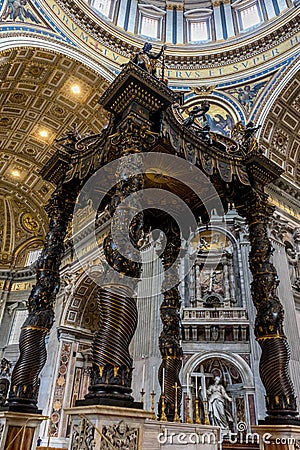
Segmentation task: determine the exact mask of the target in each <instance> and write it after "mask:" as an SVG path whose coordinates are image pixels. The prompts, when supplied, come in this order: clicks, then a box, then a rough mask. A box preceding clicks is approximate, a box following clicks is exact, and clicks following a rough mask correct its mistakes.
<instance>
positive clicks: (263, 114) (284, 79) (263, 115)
mask: <svg viewBox="0 0 300 450" xmlns="http://www.w3.org/2000/svg"><path fill="white" fill-rule="evenodd" d="M299 71H300V54H299V55H298V57H297V58H295V60H294V62H293V63H291V64H288V65H287V66H286V68H285V70H284V71H283V73H282V75H281V76H280V77H279V80H278V81H277V85H276V86H275V87H274V88H273V89H272V92H271V94H270V95H268V96H267V97H266V98H267V101H266V103H265V105H264V107H263V108H262V109H261V111H260V112H259V114H258V115H257V117H255V118H254V119H255V123H259V124H261V125H262V127H261V128H260V129H259V130H258V131H257V138H259V137H260V135H261V134H262V132H263V128H264V125H265V121H266V119H267V117H268V114H269V112H270V111H271V110H272V108H273V106H274V104H275V102H276V100H277V99H278V97H279V96H280V95H281V94H282V92H284V90H285V88H286V86H287V84H288V83H289V81H291V80H292V79H293V77H294V76H295V75H296V74H297V72H299Z"/></svg>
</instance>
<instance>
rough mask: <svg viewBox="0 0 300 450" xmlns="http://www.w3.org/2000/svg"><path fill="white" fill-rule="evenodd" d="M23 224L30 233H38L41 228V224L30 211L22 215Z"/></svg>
mask: <svg viewBox="0 0 300 450" xmlns="http://www.w3.org/2000/svg"><path fill="white" fill-rule="evenodd" d="M21 225H22V227H23V228H24V230H25V231H28V232H29V233H37V232H38V231H39V229H40V224H39V223H38V221H37V220H36V219H35V218H34V217H33V215H32V214H30V213H24V214H22V216H21Z"/></svg>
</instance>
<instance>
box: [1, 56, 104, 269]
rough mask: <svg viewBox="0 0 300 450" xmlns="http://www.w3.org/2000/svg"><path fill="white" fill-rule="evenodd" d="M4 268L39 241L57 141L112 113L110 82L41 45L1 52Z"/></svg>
mask: <svg viewBox="0 0 300 450" xmlns="http://www.w3.org/2000/svg"><path fill="white" fill-rule="evenodd" d="M0 80H1V83H0V154H1V164H0V209H1V210H0V217H1V219H0V233H1V241H0V266H2V267H3V266H8V265H9V266H10V267H11V266H14V265H17V266H20V265H22V264H23V263H24V251H25V250H26V249H25V248H24V244H25V243H27V244H28V245H29V243H30V247H31V248H35V247H39V246H40V239H42V238H43V236H44V234H45V225H44V224H45V223H47V222H46V217H45V213H44V209H43V208H44V205H45V203H46V202H47V201H48V199H49V197H50V195H51V192H52V191H53V186H51V185H50V184H49V183H47V182H46V181H44V180H43V179H42V178H41V176H40V170H41V168H42V167H43V166H44V165H45V164H46V163H47V161H48V160H49V158H50V157H51V156H52V155H53V153H54V152H55V151H56V149H57V148H58V147H57V144H55V139H56V138H59V137H62V136H64V135H65V134H66V133H67V132H68V131H69V130H70V129H71V128H72V125H73V124H74V123H77V124H78V126H79V132H80V133H81V134H82V135H85V134H91V133H98V132H99V131H101V129H102V128H103V126H104V125H105V124H106V123H107V121H108V117H107V113H106V112H105V111H104V110H103V109H102V108H101V107H100V105H99V104H98V101H99V99H100V97H101V94H102V93H103V91H104V90H105V89H106V88H107V86H108V82H107V81H106V80H104V78H102V77H101V76H99V75H98V74H96V73H95V72H93V71H92V70H90V69H88V68H87V67H84V66H83V65H82V64H80V63H78V62H76V61H74V60H71V59H68V58H67V57H65V56H61V55H58V54H55V53H52V52H50V51H44V50H41V49H38V48H35V49H33V48H30V49H29V48H23V49H14V50H10V51H7V52H5V53H2V54H1V55H0Z"/></svg>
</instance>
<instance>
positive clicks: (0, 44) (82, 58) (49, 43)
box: [0, 36, 116, 83]
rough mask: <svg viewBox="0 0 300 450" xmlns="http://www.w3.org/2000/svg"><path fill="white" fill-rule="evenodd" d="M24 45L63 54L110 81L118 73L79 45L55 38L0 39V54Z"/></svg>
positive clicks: (24, 37)
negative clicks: (71, 45)
mask: <svg viewBox="0 0 300 450" xmlns="http://www.w3.org/2000/svg"><path fill="white" fill-rule="evenodd" d="M22 47H25V48H27V47H34V48H40V49H43V50H47V51H49V52H51V53H58V54H61V55H63V56H66V57H69V58H71V59H73V60H74V61H77V62H80V63H82V64H84V65H85V66H87V67H88V68H89V69H91V70H94V71H95V72H97V73H98V74H99V75H102V76H103V77H104V78H105V79H106V80H107V81H109V82H110V83H111V82H112V81H113V80H114V79H115V77H116V75H115V74H114V73H112V72H111V71H110V70H109V69H108V68H106V67H104V66H103V65H102V64H101V63H100V62H99V61H98V62H97V61H96V60H93V59H91V58H89V57H88V56H87V55H86V54H84V53H83V51H82V50H81V49H79V48H78V47H76V48H72V47H70V46H67V45H66V44H61V43H58V42H57V41H55V40H45V39H37V38H35V37H34V36H30V37H29V36H22V37H19V36H16V37H15V36H14V37H13V38H11V37H8V38H6V39H1V41H0V54H1V53H2V52H4V51H6V50H12V49H20V48H22Z"/></svg>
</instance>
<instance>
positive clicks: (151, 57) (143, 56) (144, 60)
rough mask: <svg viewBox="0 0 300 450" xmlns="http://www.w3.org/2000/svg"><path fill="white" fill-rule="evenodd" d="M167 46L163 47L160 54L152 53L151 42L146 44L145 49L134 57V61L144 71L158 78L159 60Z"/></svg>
mask: <svg viewBox="0 0 300 450" xmlns="http://www.w3.org/2000/svg"><path fill="white" fill-rule="evenodd" d="M165 48H166V46H165V45H163V46H162V48H161V49H160V52H159V53H156V54H153V53H151V50H152V44H150V42H145V44H144V47H143V48H142V50H141V51H140V52H138V53H136V54H135V55H134V56H133V59H132V61H133V62H134V63H135V64H136V65H137V66H139V67H141V68H142V69H143V70H146V71H147V72H149V73H151V75H154V76H156V63H157V60H158V59H159V58H160V57H161V56H162V55H163V52H164V50H165Z"/></svg>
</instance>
